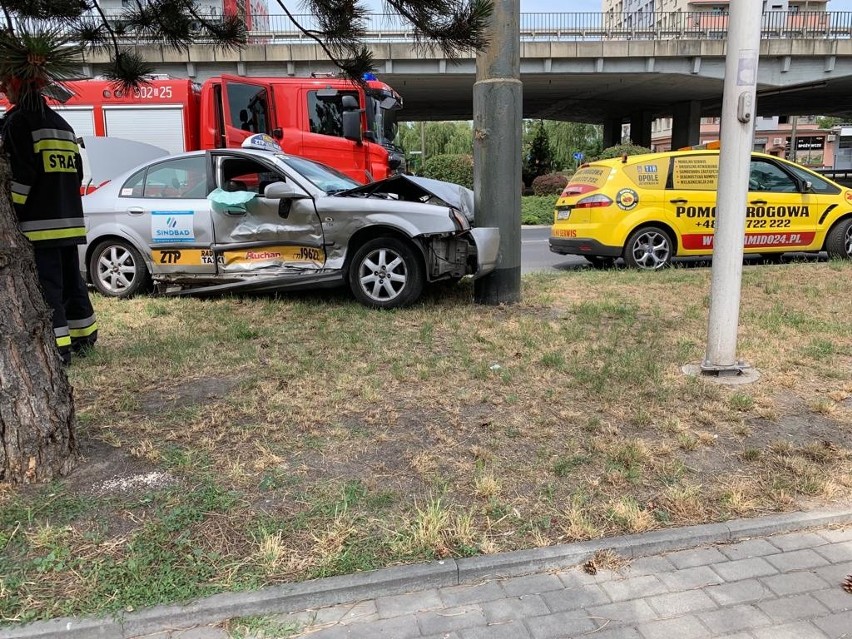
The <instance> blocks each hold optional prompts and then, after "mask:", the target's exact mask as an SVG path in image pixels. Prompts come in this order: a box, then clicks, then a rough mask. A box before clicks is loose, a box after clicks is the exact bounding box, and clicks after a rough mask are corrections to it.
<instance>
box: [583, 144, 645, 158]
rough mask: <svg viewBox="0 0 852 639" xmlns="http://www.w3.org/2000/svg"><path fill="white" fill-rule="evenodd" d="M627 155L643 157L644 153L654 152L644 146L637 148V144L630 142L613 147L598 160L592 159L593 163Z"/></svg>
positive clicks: (606, 150)
mask: <svg viewBox="0 0 852 639" xmlns="http://www.w3.org/2000/svg"><path fill="white" fill-rule="evenodd" d="M625 153H626V154H627V155H642V154H643V153H653V151H652V150H651V149H649V148H647V147H644V146H636V145H635V144H633V143H631V142H628V143H627V144H617V145H616V146H611V147H608V148H606V149H604V150H603V151H601V154H600V155H599V156H597V157H596V158H592V159H591V161H595V160H607V159H609V158H620V157H621V156H622V155H624V154H625Z"/></svg>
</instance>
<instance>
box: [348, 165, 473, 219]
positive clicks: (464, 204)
mask: <svg viewBox="0 0 852 639" xmlns="http://www.w3.org/2000/svg"><path fill="white" fill-rule="evenodd" d="M373 194H386V195H390V196H393V198H392V199H396V200H401V201H403V202H420V203H423V204H434V205H436V206H449V207H452V208H454V209H457V210H459V211H461V213H462V214H463V215H464V216H465V217H466V218H467V219H468V221H469V222H471V223H473V191H471V190H470V189H468V188H466V187H464V186H461V185H459V184H453V183H452V182H444V181H442V180H432V179H430V178H424V177H419V176H416V175H394V176H393V177H389V178H387V179H385V180H379V181H378V182H371V183H370V184H365V185H364V186H359V187H357V188H354V189H350V190H348V191H341V192H340V193H336V194H335V197H353V196H356V197H357V196H368V195H373Z"/></svg>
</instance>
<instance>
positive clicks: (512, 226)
mask: <svg viewBox="0 0 852 639" xmlns="http://www.w3.org/2000/svg"><path fill="white" fill-rule="evenodd" d="M520 24H521V3H520V0H495V1H494V12H493V13H492V15H491V21H490V25H489V41H490V44H489V46H488V49H487V50H486V51H485V52H484V53H480V54H478V55H477V56H476V83H475V84H474V85H473V194H474V208H475V211H476V212H475V216H476V225H477V226H481V227H487V226H491V227H493V226H496V227H499V228H500V253H499V255H498V257H497V268H496V269H495V270H494V271H493V272H491V273H489V274H488V275H485V276H484V277H482V278H480V279H478V280H476V282H475V283H474V289H473V290H474V299H475V301H476V302H477V303H479V304H494V305H496V304H511V303H514V302H518V301H520V299H521V155H522V153H523V145H522V138H521V129H522V122H523V120H522V117H523V95H522V84H521V80H520V77H521V44H520V33H521V29H520Z"/></svg>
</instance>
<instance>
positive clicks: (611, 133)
mask: <svg viewBox="0 0 852 639" xmlns="http://www.w3.org/2000/svg"><path fill="white" fill-rule="evenodd" d="M619 144H621V118H607V119H606V120H604V125H603V148H605V149H608V148H609V147H611V146H618V145H619Z"/></svg>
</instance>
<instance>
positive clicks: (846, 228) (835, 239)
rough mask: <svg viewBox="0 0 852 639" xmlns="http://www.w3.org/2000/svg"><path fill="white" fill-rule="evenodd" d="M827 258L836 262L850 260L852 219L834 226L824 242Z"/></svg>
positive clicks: (851, 257)
mask: <svg viewBox="0 0 852 639" xmlns="http://www.w3.org/2000/svg"><path fill="white" fill-rule="evenodd" d="M825 250H826V252H828V257H830V258H833V259H837V260H852V219H848V220H843V221H842V222H838V223H837V224H835V225H834V226H833V227H832V228H831V230H830V231H829V232H828V237H827V238H826V240H825Z"/></svg>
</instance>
